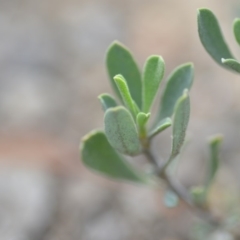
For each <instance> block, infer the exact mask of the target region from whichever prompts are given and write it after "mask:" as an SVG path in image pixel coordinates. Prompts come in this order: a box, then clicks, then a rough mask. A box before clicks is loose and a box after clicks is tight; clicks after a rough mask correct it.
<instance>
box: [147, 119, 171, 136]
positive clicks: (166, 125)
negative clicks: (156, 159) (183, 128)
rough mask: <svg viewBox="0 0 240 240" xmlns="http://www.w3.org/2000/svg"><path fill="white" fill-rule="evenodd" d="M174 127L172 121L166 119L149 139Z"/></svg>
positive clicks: (151, 132) (150, 134)
mask: <svg viewBox="0 0 240 240" xmlns="http://www.w3.org/2000/svg"><path fill="white" fill-rule="evenodd" d="M171 125H172V120H171V118H164V119H163V120H162V121H160V123H159V124H158V125H157V126H156V127H155V128H154V129H153V130H152V131H150V133H149V135H148V136H149V138H153V137H154V136H156V135H157V134H159V133H160V132H162V131H163V130H165V129H166V128H168V127H170V126H171Z"/></svg>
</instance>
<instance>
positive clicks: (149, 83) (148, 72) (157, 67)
mask: <svg viewBox="0 0 240 240" xmlns="http://www.w3.org/2000/svg"><path fill="white" fill-rule="evenodd" d="M164 71H165V63H164V60H163V59H162V57H160V56H150V57H149V58H148V59H147V61H146V63H145V67H144V72H143V96H142V100H143V107H142V110H143V112H145V113H147V112H149V110H150V108H151V106H152V103H153V100H154V98H155V96H156V94H157V91H158V88H159V85H160V83H161V81H162V79H163V75H164Z"/></svg>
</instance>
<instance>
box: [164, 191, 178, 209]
mask: <svg viewBox="0 0 240 240" xmlns="http://www.w3.org/2000/svg"><path fill="white" fill-rule="evenodd" d="M178 203H179V198H178V196H177V195H176V194H175V193H174V192H173V191H171V190H168V191H167V192H166V193H165V194H164V204H165V206H166V207H168V208H173V207H176V206H177V205H178Z"/></svg>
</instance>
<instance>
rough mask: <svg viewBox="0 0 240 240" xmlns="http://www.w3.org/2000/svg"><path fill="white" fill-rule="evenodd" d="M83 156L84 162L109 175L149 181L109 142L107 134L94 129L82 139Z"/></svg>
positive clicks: (130, 179) (135, 180) (116, 177)
mask: <svg viewBox="0 0 240 240" xmlns="http://www.w3.org/2000/svg"><path fill="white" fill-rule="evenodd" d="M81 156H82V160H83V162H84V164H85V165H86V166H87V167H89V168H91V169H93V170H95V171H98V172H100V173H102V174H104V175H107V176H108V177H112V178H115V179H122V180H128V181H134V182H138V183H147V182H148V179H147V177H146V176H145V175H143V174H142V173H140V172H139V171H137V170H136V169H134V168H133V167H132V166H131V165H130V164H129V163H128V162H127V161H126V160H125V159H124V158H123V157H122V156H120V155H119V154H118V153H117V152H116V151H115V150H114V149H113V148H112V147H111V145H110V144H109V142H108V140H107V138H106V136H105V134H104V133H103V132H101V131H93V132H91V133H90V134H88V135H86V136H85V137H84V138H83V140H82V145H81Z"/></svg>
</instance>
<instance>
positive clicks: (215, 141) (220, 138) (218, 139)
mask: <svg viewBox="0 0 240 240" xmlns="http://www.w3.org/2000/svg"><path fill="white" fill-rule="evenodd" d="M208 142H209V144H211V145H214V144H221V143H222V142H223V135H222V134H216V135H214V136H211V137H209V139H208Z"/></svg>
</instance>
